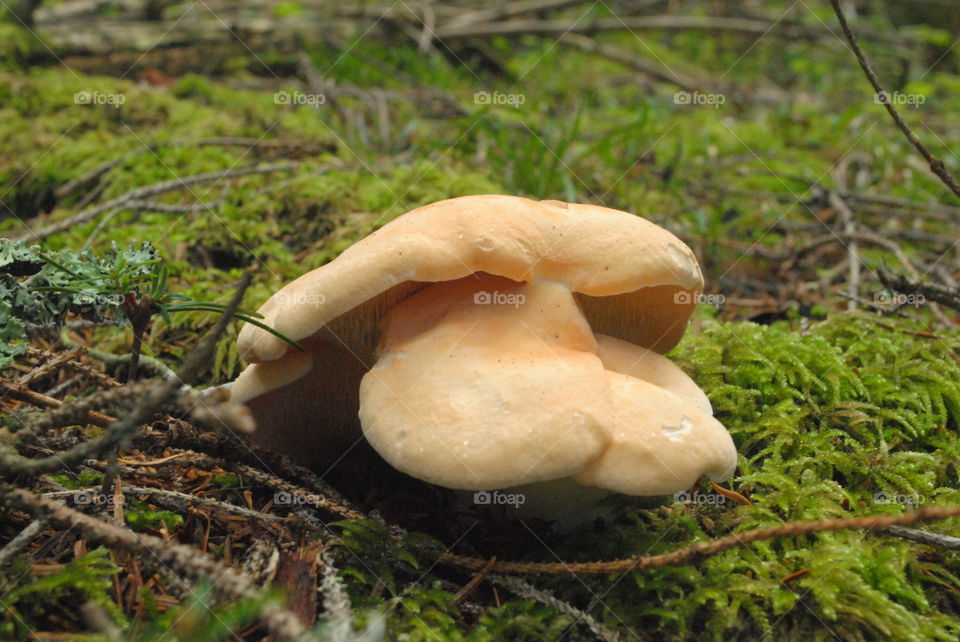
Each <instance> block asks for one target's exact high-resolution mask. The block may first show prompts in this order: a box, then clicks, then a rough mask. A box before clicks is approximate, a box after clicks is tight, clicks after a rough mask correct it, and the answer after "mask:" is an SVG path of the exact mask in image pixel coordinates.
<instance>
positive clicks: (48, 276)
mask: <svg viewBox="0 0 960 642" xmlns="http://www.w3.org/2000/svg"><path fill="white" fill-rule="evenodd" d="M169 277H170V274H169V270H168V268H167V266H166V263H165V262H164V261H163V259H162V258H160V256H159V254H158V253H157V250H156V249H155V248H154V247H153V246H152V245H151V244H150V243H149V242H146V241H145V242H143V243H140V244H139V245H137V244H130V245H129V246H128V247H127V249H125V250H120V249H118V248H117V246H116V245H111V248H110V250H108V251H107V252H105V253H104V254H103V255H102V256H99V257H98V256H96V255H95V254H94V253H93V252H91V251H89V250H88V251H84V252H74V251H71V250H61V251H59V252H47V251H44V250H43V249H42V248H40V247H38V246H26V245H24V244H22V243H20V242H13V241H10V240H7V239H0V338H2V340H3V343H2V344H0V367H3V366H5V365H8V364H9V363H10V362H11V361H12V359H13V358H14V357H16V356H17V355H20V354H23V353H24V352H25V351H26V349H27V342H28V339H29V336H30V333H31V331H43V330H57V329H59V328H60V327H61V326H63V324H64V323H65V321H66V318H67V315H68V314H73V315H75V316H77V317H80V318H81V319H84V320H87V321H90V322H92V323H94V324H97V325H116V326H121V327H122V326H127V325H129V326H131V328H132V330H133V345H132V347H131V359H130V367H129V370H128V373H127V377H128V378H130V377H133V376H134V374H135V373H136V372H137V367H138V365H139V358H140V352H141V348H142V344H143V338H144V336H145V334H146V332H147V329H148V328H149V326H150V324H151V322H152V320H153V318H154V316H155V315H157V314H159V315H160V316H161V317H162V318H163V320H164V321H166V322H167V323H170V315H171V314H172V313H176V312H216V313H223V311H224V309H225V306H223V305H222V304H219V303H207V302H203V301H195V300H192V299H190V298H189V297H187V296H184V295H181V294H173V293H171V292H170V287H169V284H168V280H169ZM234 316H235V317H236V318H237V319H240V320H241V321H245V322H247V323H251V324H253V325H255V326H257V327H260V328H263V329H264V330H267V331H268V332H270V333H272V334H275V335H276V336H278V337H280V338H281V339H284V340H285V341H289V342H290V343H291V344H292V345H294V346H295V347H297V348H298V349H302V348H300V346H299V345H297V344H296V343H295V342H293V341H290V340H289V339H287V338H286V337H284V336H283V335H281V334H279V333H277V332H276V331H274V330H273V329H272V328H270V327H269V326H267V325H265V324H264V323H262V322H261V321H259V320H258V319H259V318H262V317H261V315H259V314H257V313H255V312H248V311H237V312H235V313H234Z"/></svg>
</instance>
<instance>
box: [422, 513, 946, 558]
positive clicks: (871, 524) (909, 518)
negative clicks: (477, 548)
mask: <svg viewBox="0 0 960 642" xmlns="http://www.w3.org/2000/svg"><path fill="white" fill-rule="evenodd" d="M957 516H960V506H928V507H926V508H921V509H920V510H918V511H914V512H912V513H904V514H902V515H871V516H867V517H851V518H841V519H820V520H813V521H801V522H788V523H786V524H781V525H780V526H768V527H765V528H755V529H753V530H749V531H741V532H739V533H733V534H731V535H727V536H726V537H721V538H719V539H715V540H712V541H708V542H697V543H696V544H692V545H690V546H687V547H686V548H682V549H680V550H678V551H674V552H672V553H664V554H663V555H646V556H643V557H629V558H626V559H621V560H612V561H607V562H573V563H565V562H557V563H553V562H495V563H494V564H493V565H492V567H491V569H490V570H491V571H493V572H495V573H551V574H561V573H584V574H592V575H602V574H605V573H628V572H631V571H640V570H643V569H647V568H659V567H662V566H681V565H683V564H695V563H697V562H700V561H702V560H704V559H706V558H708V557H711V556H713V555H716V554H717V553H722V552H724V551H728V550H730V549H733V548H737V547H738V546H743V545H745V544H749V543H751V542H757V541H761V540H766V539H773V538H774V537H793V536H796V535H809V534H811V533H822V532H825V531H845V530H856V529H861V528H866V529H884V528H888V527H890V526H912V525H913V524H920V523H926V522H935V521H939V520H942V519H947V518H950V517H957ZM439 561H440V562H441V563H443V564H449V565H452V566H458V567H461V568H467V569H471V570H480V569H482V568H483V567H484V566H486V565H487V564H488V563H489V560H485V559H479V558H475V557H464V556H461V555H456V554H454V553H444V554H442V555H441V556H440V558H439Z"/></svg>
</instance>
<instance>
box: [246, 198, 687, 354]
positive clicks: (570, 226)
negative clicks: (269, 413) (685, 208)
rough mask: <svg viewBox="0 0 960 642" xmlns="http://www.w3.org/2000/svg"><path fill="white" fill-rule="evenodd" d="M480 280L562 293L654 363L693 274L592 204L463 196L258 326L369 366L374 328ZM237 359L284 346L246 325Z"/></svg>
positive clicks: (660, 243) (677, 329)
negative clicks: (426, 295)
mask: <svg viewBox="0 0 960 642" xmlns="http://www.w3.org/2000/svg"><path fill="white" fill-rule="evenodd" d="M478 272H486V273H489V274H493V275H497V276H502V277H506V278H509V279H512V280H513V281H518V282H526V281H533V280H537V279H547V280H552V281H556V282H559V283H563V284H565V285H566V286H567V287H568V288H569V289H570V290H571V291H572V292H575V293H577V300H578V303H579V304H580V306H581V308H582V309H583V311H584V314H585V315H586V318H587V320H588V321H589V323H590V325H591V327H592V328H593V329H594V330H595V331H597V332H601V333H604V334H608V335H612V336H614V337H616V338H619V339H623V340H626V341H630V342H631V343H635V344H637V345H639V346H642V347H645V348H649V349H652V350H655V351H657V352H660V353H663V352H666V351H667V350H669V349H670V348H671V347H673V346H674V345H675V344H676V343H677V341H679V339H680V336H681V335H682V334H683V331H684V328H685V324H686V321H687V318H688V317H689V315H690V312H691V310H692V309H693V297H692V296H689V294H687V295H684V296H679V297H678V296H677V295H678V293H681V292H686V293H693V292H699V291H700V290H701V289H702V286H703V278H702V276H701V274H700V268H699V266H698V265H697V261H696V259H695V257H694V256H693V253H692V252H691V251H690V249H689V248H688V247H687V246H686V245H685V244H684V243H683V242H682V241H680V240H679V239H678V238H677V237H676V236H674V235H673V234H671V233H670V232H668V231H667V230H665V229H663V228H661V227H659V226H657V225H655V224H653V223H651V222H649V221H647V220H644V219H642V218H640V217H638V216H634V215H633V214H629V213H627V212H621V211H617V210H613V209H608V208H605V207H598V206H594V205H576V204H567V203H562V202H559V201H533V200H529V199H525V198H519V197H514V196H500V195H485V196H464V197H461V198H454V199H450V200H446V201H440V202H438V203H433V204H431V205H427V206H425V207H421V208H419V209H416V210H413V211H411V212H408V213H407V214H404V215H403V216H401V217H399V218H397V219H395V220H393V221H391V222H390V223H388V224H386V225H384V226H383V227H382V228H380V229H379V230H377V231H376V232H374V233H373V234H371V235H370V236H368V237H366V238H364V239H362V240H360V241H358V242H357V243H356V244H354V245H353V246H351V247H350V248H348V249H347V250H345V251H344V252H343V253H342V254H341V255H340V256H339V257H338V258H337V259H335V260H334V261H332V262H331V263H329V264H327V265H325V266H323V267H320V268H317V269H316V270H313V271H312V272H309V273H307V274H304V275H303V276H301V277H300V278H298V279H296V280H295V281H293V282H291V283H289V284H288V285H286V286H285V287H284V288H282V289H281V290H279V291H277V292H276V293H275V294H274V295H273V296H272V297H271V298H270V299H269V300H268V301H267V302H266V303H265V304H264V305H263V306H262V307H261V308H260V310H259V311H260V313H261V314H263V315H264V317H265V318H264V322H265V323H267V324H269V325H271V326H272V327H274V328H275V329H276V330H278V331H279V332H281V333H283V334H284V335H286V336H287V337H290V338H292V339H294V340H297V341H299V340H302V339H306V338H308V337H311V336H314V335H316V334H317V333H320V332H323V335H324V336H325V338H326V340H328V341H329V342H331V343H334V344H339V345H341V346H342V347H343V348H344V349H346V350H348V351H350V352H351V353H353V354H355V355H356V356H357V357H358V358H359V359H360V360H361V361H362V362H364V363H367V364H371V363H372V361H373V355H374V349H375V346H376V345H377V339H378V324H379V321H380V319H381V317H382V316H383V315H384V314H385V313H386V311H387V310H389V309H390V308H391V307H393V306H394V305H396V304H397V303H398V302H399V301H402V300H403V299H405V298H407V297H409V296H410V295H411V294H413V293H414V292H416V291H417V290H419V289H421V288H423V287H424V286H425V284H427V283H433V282H440V281H451V280H454V279H460V278H463V277H465V276H468V275H470V274H473V273H478ZM238 347H239V350H240V354H241V356H243V357H244V358H245V359H247V360H248V361H251V362H254V363H256V362H264V361H272V360H275V359H278V358H280V357H281V356H283V355H284V354H285V353H286V352H287V350H288V348H289V346H288V344H287V343H285V342H283V341H282V340H280V339H278V338H277V337H276V336H274V335H272V334H270V333H268V332H265V331H263V330H261V329H259V328H257V327H255V326H252V325H246V326H244V328H243V330H242V331H241V333H240V338H239V340H238Z"/></svg>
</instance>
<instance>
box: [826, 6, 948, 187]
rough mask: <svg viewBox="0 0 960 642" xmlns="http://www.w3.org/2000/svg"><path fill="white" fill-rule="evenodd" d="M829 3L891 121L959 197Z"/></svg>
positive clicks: (839, 12)
mask: <svg viewBox="0 0 960 642" xmlns="http://www.w3.org/2000/svg"><path fill="white" fill-rule="evenodd" d="M830 4H831V5H832V6H833V11H834V13H836V14H837V19H838V20H839V21H840V28H841V29H842V30H843V35H845V36H846V37H847V41H848V42H849V43H850V47H851V48H852V49H853V55H855V56H856V57H857V62H859V63H860V67H861V69H863V73H864V74H866V76H867V80H869V81H870V84H871V85H872V86H873V89H874V91H876V92H877V95H878V96H886V100H881V102H882V103H883V106H884V107H886V109H887V112H888V113H889V114H890V117H891V118H893V121H894V122H895V123H896V124H897V127H899V128H900V131H902V132H903V134H904V136H906V137H907V140H909V141H910V143H911V144H912V145H913V146H914V147H915V148H916V149H917V151H918V152H920V154H921V155H923V157H924V158H925V159H926V161H927V163H928V164H929V165H930V170H931V171H932V172H933V173H934V174H936V175H937V176H938V177H939V178H940V180H941V181H943V184H944V185H946V186H947V187H949V188H950V189H951V190H952V191H953V193H954V195H955V196H957V197H960V183H957V181H956V179H955V178H954V177H953V175H951V174H950V172H948V171H947V168H946V166H945V165H944V164H943V161H942V160H940V159H939V158H937V157H936V156H934V155H933V153H932V152H931V151H930V150H929V149H927V147H926V146H925V145H924V144H923V143H922V142H920V139H919V138H917V135H916V134H914V133H913V130H912V129H910V127H909V126H908V125H907V123H905V122H904V120H903V117H902V116H900V112H898V111H897V109H896V107H894V106H893V102H892V101H891V100H890V95H889V94H888V93H887V92H886V91H884V89H883V87H882V86H881V85H880V80H879V79H878V78H877V74H876V73H875V72H874V71H873V67H871V66H870V63H869V62H867V59H866V58H865V57H864V55H863V50H862V49H860V43H859V42H857V36H856V35H855V34H854V33H853V30H852V29H851V28H850V25H849V24H847V18H846V17H845V16H844V15H843V10H842V9H841V8H840V1H839V0H830Z"/></svg>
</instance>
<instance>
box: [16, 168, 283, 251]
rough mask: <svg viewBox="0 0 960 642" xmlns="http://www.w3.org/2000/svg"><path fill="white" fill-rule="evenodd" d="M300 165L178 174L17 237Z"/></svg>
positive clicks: (45, 234)
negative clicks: (157, 198)
mask: <svg viewBox="0 0 960 642" xmlns="http://www.w3.org/2000/svg"><path fill="white" fill-rule="evenodd" d="M299 167H300V163H274V164H272V165H261V166H257V167H242V168H238V169H228V170H223V171H219V172H208V173H205V174H196V175H194V176H185V177H182V178H175V179H173V180H169V181H163V182H160V183H154V184H153V185H145V186H143V187H138V188H136V189H134V190H131V191H129V192H127V193H126V194H122V195H120V196H118V197H116V198H112V199H110V200H109V201H107V202H106V203H101V204H100V205H97V206H96V207H91V208H88V209H85V210H83V211H81V212H78V213H77V214H74V215H73V216H71V217H69V218H66V219H64V220H62V221H57V222H56V223H51V224H50V225H47V226H46V227H43V228H40V229H39V230H35V231H29V230H28V231H27V232H25V233H23V234H21V235H19V236H17V237H15V238H14V240H15V241H25V240H29V239H34V240H37V241H42V240H44V239H46V238H47V237H49V236H52V235H54V234H56V233H57V232H62V231H63V230H66V229H69V228H71V227H73V226H74V225H80V224H81V223H86V222H87V221H89V220H91V219H93V218H95V217H97V216H98V215H100V214H102V213H104V212H107V211H109V210H112V209H116V208H118V207H130V204H131V203H138V202H141V201H144V200H145V199H148V198H150V197H153V196H159V195H160V194H166V193H169V192H176V191H179V190H182V189H184V188H187V187H189V186H191V185H196V184H199V183H205V182H209V181H218V180H221V179H224V178H232V177H236V176H249V175H251V174H271V173H273V172H279V171H284V170H291V169H297V168H299Z"/></svg>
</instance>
